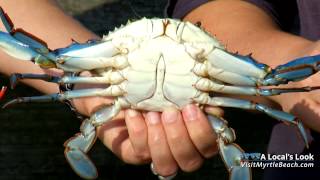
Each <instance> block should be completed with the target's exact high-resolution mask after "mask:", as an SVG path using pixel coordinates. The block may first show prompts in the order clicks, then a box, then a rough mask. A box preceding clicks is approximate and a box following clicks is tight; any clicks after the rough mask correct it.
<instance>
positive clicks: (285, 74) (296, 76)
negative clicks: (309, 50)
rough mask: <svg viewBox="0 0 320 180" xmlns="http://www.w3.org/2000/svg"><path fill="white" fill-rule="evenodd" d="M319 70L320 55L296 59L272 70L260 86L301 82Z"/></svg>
mask: <svg viewBox="0 0 320 180" xmlns="http://www.w3.org/2000/svg"><path fill="white" fill-rule="evenodd" d="M319 70H320V55H316V56H308V57H302V58H298V59H296V60H293V61H291V62H289V63H287V64H283V65H280V66H278V67H276V68H275V69H273V70H272V71H271V73H270V74H268V75H267V76H266V77H265V78H264V79H263V80H262V82H260V83H261V84H262V85H279V84H286V83H288V82H289V81H300V80H303V79H305V78H307V77H309V76H311V75H313V74H315V73H317V72H318V71H319Z"/></svg>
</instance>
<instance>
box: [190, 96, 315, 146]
mask: <svg viewBox="0 0 320 180" xmlns="http://www.w3.org/2000/svg"><path fill="white" fill-rule="evenodd" d="M195 101H196V102H198V103H201V104H207V105H211V106H221V107H233V108H240V109H248V110H257V111H260V112H263V113H265V114H267V115H269V116H271V117H273V118H275V119H278V120H280V121H282V122H285V123H289V124H292V125H295V126H297V128H298V129H299V132H300V134H301V136H302V138H303V141H304V142H305V144H306V147H309V144H308V138H307V134H306V131H305V128H304V126H303V124H302V122H301V121H300V120H298V119H297V118H296V117H295V116H293V115H291V114H289V113H286V112H283V111H279V110H275V109H272V108H269V107H267V106H265V105H263V104H258V103H254V102H251V101H246V100H240V99H233V98H227V97H210V96H209V95H208V94H205V93H203V94H201V95H200V96H198V97H197V98H195Z"/></svg>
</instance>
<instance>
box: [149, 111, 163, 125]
mask: <svg viewBox="0 0 320 180" xmlns="http://www.w3.org/2000/svg"><path fill="white" fill-rule="evenodd" d="M146 118H147V121H148V123H149V124H151V125H156V124H159V123H160V116H159V115H158V113H156V112H149V113H147V115H146Z"/></svg>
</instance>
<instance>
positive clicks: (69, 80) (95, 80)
mask: <svg viewBox="0 0 320 180" xmlns="http://www.w3.org/2000/svg"><path fill="white" fill-rule="evenodd" d="M22 79H41V80H44V81H48V82H54V83H58V84H76V83H86V84H118V83H120V82H122V81H123V80H124V77H123V76H122V75H121V74H120V73H119V72H108V73H105V74H104V76H102V77H78V76H76V77H74V76H63V77H59V76H51V75H47V74H20V73H15V74H12V75H11V76H10V84H11V88H12V89H13V88H14V87H15V86H16V84H17V83H18V81H19V80H22Z"/></svg>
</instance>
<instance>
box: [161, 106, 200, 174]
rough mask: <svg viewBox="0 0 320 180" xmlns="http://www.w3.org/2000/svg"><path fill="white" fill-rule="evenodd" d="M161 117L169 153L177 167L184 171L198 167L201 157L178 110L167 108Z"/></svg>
mask: <svg viewBox="0 0 320 180" xmlns="http://www.w3.org/2000/svg"><path fill="white" fill-rule="evenodd" d="M161 118H162V125H163V127H164V131H165V133H166V137H167V141H168V144H169V147H170V150H171V153H172V155H173V157H174V159H175V160H176V162H177V163H178V165H179V167H180V168H181V169H182V170H183V171H186V172H191V171H194V170H196V169H198V168H199V167H200V166H201V165H202V163H203V158H202V157H201V155H200V154H199V152H198V151H197V149H196V147H195V146H194V145H193V142H192V141H191V139H190V136H189V134H188V130H187V128H186V126H185V125H184V122H183V119H182V115H181V113H180V111H178V110H176V109H168V110H166V111H164V112H163V113H162V116H161Z"/></svg>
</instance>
